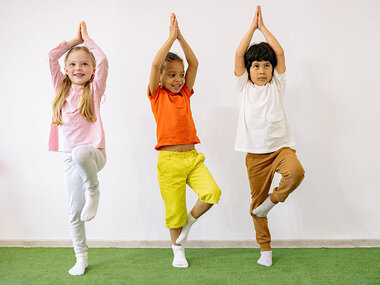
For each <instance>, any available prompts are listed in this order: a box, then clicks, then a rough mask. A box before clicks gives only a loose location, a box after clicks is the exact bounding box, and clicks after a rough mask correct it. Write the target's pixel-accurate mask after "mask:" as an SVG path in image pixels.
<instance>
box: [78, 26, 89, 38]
mask: <svg viewBox="0 0 380 285" xmlns="http://www.w3.org/2000/svg"><path fill="white" fill-rule="evenodd" d="M80 27H81V36H82V39H83V41H85V40H87V39H88V38H89V36H88V33H87V26H86V23H85V21H82V22H80Z"/></svg>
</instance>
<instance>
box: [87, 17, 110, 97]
mask: <svg viewBox="0 0 380 285" xmlns="http://www.w3.org/2000/svg"><path fill="white" fill-rule="evenodd" d="M81 35H82V39H83V40H84V45H85V46H86V47H87V48H88V49H89V50H90V51H91V52H92V54H93V55H94V57H95V60H96V67H95V77H94V84H95V86H96V88H97V89H98V91H99V95H100V96H102V95H103V94H104V92H105V90H106V81H107V76H108V60H107V57H106V55H105V54H104V52H103V51H102V50H101V49H100V47H99V46H98V45H97V44H96V43H95V42H94V41H93V40H92V39H91V38H90V37H89V35H88V32H87V26H86V23H85V22H84V21H82V22H81Z"/></svg>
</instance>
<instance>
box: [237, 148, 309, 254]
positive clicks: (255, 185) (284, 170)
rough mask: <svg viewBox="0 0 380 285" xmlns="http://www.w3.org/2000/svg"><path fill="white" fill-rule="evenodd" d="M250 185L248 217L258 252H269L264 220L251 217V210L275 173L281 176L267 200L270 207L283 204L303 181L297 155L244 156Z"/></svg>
mask: <svg viewBox="0 0 380 285" xmlns="http://www.w3.org/2000/svg"><path fill="white" fill-rule="evenodd" d="M245 163H246V166H247V172H248V178H249V184H250V187H251V197H252V203H251V207H250V210H249V212H250V214H251V215H252V218H253V224H254V226H255V230H256V240H257V242H258V243H259V244H260V248H261V251H265V250H271V246H270V242H271V237H270V233H269V228H268V220H267V217H264V218H259V217H257V216H255V215H253V214H252V210H253V209H255V208H256V207H257V206H259V205H260V204H261V203H262V202H264V200H265V199H266V198H267V196H268V193H269V190H270V186H271V184H272V180H273V176H274V173H275V172H278V173H280V174H281V175H282V179H281V181H280V184H279V186H278V187H276V188H274V189H273V193H272V194H271V196H270V199H271V201H272V202H273V203H275V204H276V203H278V202H284V201H285V199H286V198H287V197H288V196H289V194H290V193H292V192H293V191H294V190H295V189H296V188H297V187H298V186H299V185H300V184H301V181H302V179H303V178H304V175H305V171H304V169H303V167H302V165H301V163H300V162H299V161H298V158H297V156H296V151H295V150H293V149H291V148H289V147H284V148H281V149H279V150H277V151H275V152H273V153H266V154H254V153H247V156H246V158H245Z"/></svg>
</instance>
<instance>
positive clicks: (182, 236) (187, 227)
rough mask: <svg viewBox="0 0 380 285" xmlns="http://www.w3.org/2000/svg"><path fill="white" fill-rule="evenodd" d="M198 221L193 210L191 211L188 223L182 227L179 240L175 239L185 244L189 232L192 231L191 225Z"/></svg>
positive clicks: (178, 242) (188, 215)
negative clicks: (192, 213)
mask: <svg viewBox="0 0 380 285" xmlns="http://www.w3.org/2000/svg"><path fill="white" fill-rule="evenodd" d="M196 221H197V219H196V218H194V217H193V216H192V215H191V212H189V213H188V214H187V222H186V225H184V226H183V227H182V230H181V233H180V235H179V237H178V238H177V240H176V241H175V242H176V243H177V244H181V245H184V244H185V243H186V242H187V237H188V235H189V232H190V228H191V226H192V225H193V224H194V223H195V222H196Z"/></svg>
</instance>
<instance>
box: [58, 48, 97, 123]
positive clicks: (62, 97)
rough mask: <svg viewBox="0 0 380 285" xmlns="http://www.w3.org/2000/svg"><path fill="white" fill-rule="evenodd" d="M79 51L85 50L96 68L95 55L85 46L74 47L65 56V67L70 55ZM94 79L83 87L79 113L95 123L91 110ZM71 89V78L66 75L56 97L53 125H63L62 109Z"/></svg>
mask: <svg viewBox="0 0 380 285" xmlns="http://www.w3.org/2000/svg"><path fill="white" fill-rule="evenodd" d="M78 50H83V51H85V52H86V53H87V54H88V55H89V56H90V58H91V61H92V64H93V65H94V67H95V66H96V60H95V57H94V55H93V54H92V53H91V52H90V50H89V49H88V48H86V47H84V46H80V47H73V48H72V49H70V50H69V52H68V53H67V54H66V56H65V65H66V61H67V58H68V57H69V55H70V54H71V53H72V52H74V51H78ZM93 80H94V79H93V77H91V79H90V80H89V81H87V82H86V83H85V84H84V87H83V93H82V100H81V102H80V104H79V113H80V114H81V115H82V116H83V117H84V118H85V119H86V120H88V121H90V122H95V121H96V116H94V114H93V113H92V110H91V88H90V83H91V82H92V81H93ZM70 87H71V80H70V78H69V76H68V75H67V74H66V76H65V78H64V79H63V82H62V84H61V85H60V86H59V88H58V90H57V93H56V96H55V98H54V101H53V118H54V120H53V123H52V124H53V125H62V124H63V123H62V116H61V113H62V107H63V104H64V103H65V101H66V98H67V96H69V91H70Z"/></svg>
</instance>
